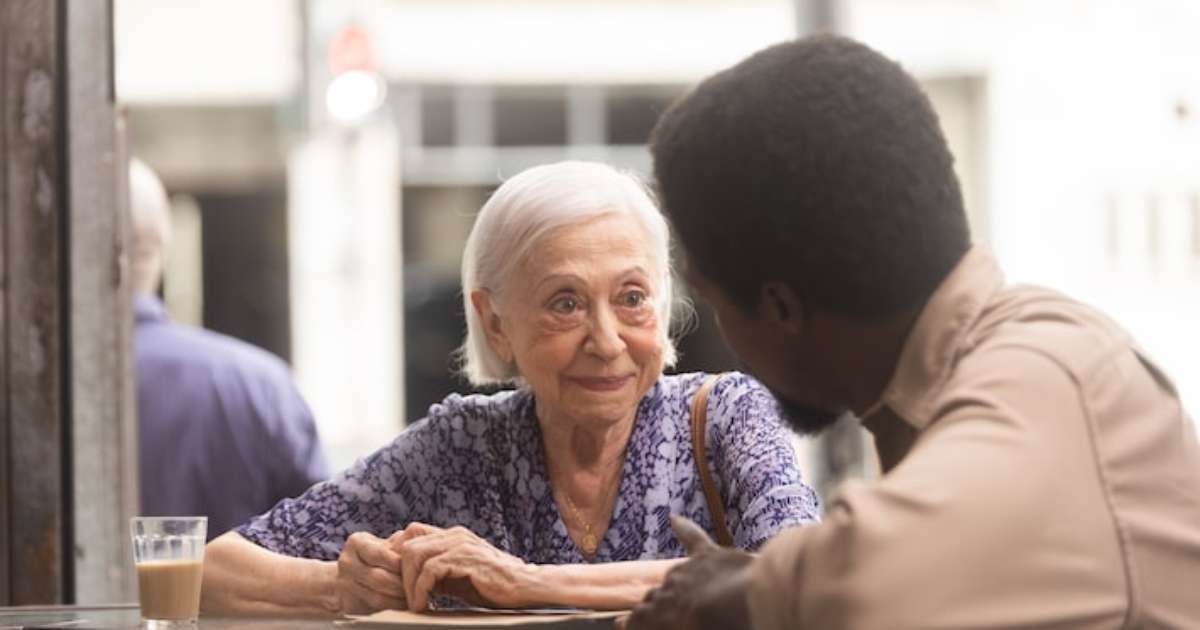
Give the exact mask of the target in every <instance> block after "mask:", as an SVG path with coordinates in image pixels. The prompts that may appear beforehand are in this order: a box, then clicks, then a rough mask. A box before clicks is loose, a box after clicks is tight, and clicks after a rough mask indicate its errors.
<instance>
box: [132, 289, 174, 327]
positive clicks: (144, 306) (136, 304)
mask: <svg viewBox="0 0 1200 630" xmlns="http://www.w3.org/2000/svg"><path fill="white" fill-rule="evenodd" d="M133 315H134V321H135V322H136V323H138V324H145V323H149V322H163V321H167V307H166V306H164V305H163V303H162V302H161V301H160V300H159V299H158V298H157V297H154V296H153V295H135V296H133Z"/></svg>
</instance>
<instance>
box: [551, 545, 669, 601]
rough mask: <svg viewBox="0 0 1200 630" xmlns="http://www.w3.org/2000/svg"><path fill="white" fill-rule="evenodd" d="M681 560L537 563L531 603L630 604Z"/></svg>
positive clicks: (658, 582) (660, 581)
mask: <svg viewBox="0 0 1200 630" xmlns="http://www.w3.org/2000/svg"><path fill="white" fill-rule="evenodd" d="M684 560H685V559H684V558H680V559H676V560H637V561H631V562H611V563H606V564H562V565H539V566H538V567H537V570H536V571H535V578H534V581H535V584H534V585H533V586H532V588H531V590H530V593H529V594H530V599H531V602H533V603H534V605H538V604H540V605H551V606H573V607H576V608H590V609H595V610H622V609H626V608H633V607H634V606H636V605H637V604H638V602H640V601H642V599H643V598H645V596H646V593H647V592H648V591H649V590H650V589H652V588H654V587H656V586H658V585H659V584H662V581H663V578H664V577H666V575H667V571H670V570H671V568H672V567H674V566H675V565H677V564H679V563H681V562H683V561H684Z"/></svg>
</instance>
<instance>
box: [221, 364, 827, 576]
mask: <svg viewBox="0 0 1200 630" xmlns="http://www.w3.org/2000/svg"><path fill="white" fill-rule="evenodd" d="M705 376H706V375H705V374H698V373H693V374H682V375H673V376H663V377H662V378H660V379H659V380H658V382H657V383H656V384H655V385H654V386H653V387H652V388H651V389H650V391H649V392H648V393H647V395H646V396H645V397H644V398H643V399H642V401H641V403H640V404H639V407H638V412H637V418H636V421H635V426H634V429H633V433H632V435H631V436H630V440H629V445H628V446H627V450H626V457H625V464H624V470H623V472H622V477H621V481H620V488H619V493H618V496H617V502H616V506H615V508H614V510H613V517H612V521H611V523H610V525H609V528H608V530H607V532H606V533H605V534H604V537H603V539H602V540H601V543H600V548H599V549H598V550H597V553H596V556H595V558H594V560H595V561H596V562H614V561H622V560H650V559H664V558H676V557H681V556H683V555H684V549H683V547H682V546H681V545H680V543H679V542H678V541H677V540H676V539H675V536H674V534H673V533H672V531H671V527H670V523H669V517H670V515H672V514H683V515H685V516H687V517H689V518H691V519H692V520H693V521H696V522H697V523H698V524H699V525H700V526H701V527H703V528H705V529H706V530H708V531H709V532H710V534H711V533H713V532H714V531H715V530H714V527H713V521H712V516H711V515H710V514H709V510H708V507H707V504H706V503H705V499H704V491H703V486H702V484H701V482H700V478H699V476H698V473H697V471H696V463H695V460H694V459H693V449H692V442H691V429H690V407H691V401H692V398H693V396H694V395H695V393H696V391H697V389H698V388H699V386H700V384H701V383H702V382H703V380H704V378H705ZM778 415H779V410H778V406H777V404H776V402H775V400H774V398H772V397H771V395H770V393H769V392H767V390H766V389H765V388H764V387H763V386H762V385H761V384H759V383H758V382H757V381H755V380H753V379H752V378H750V377H748V376H745V375H743V374H739V373H729V374H726V375H724V376H722V377H721V378H720V380H719V381H718V382H717V384H716V386H715V387H714V388H713V390H712V392H711V394H710V395H709V399H708V424H707V429H706V436H705V439H706V446H707V450H708V459H709V462H708V465H709V466H710V470H712V471H713V472H714V473H715V474H714V479H715V480H716V482H717V486H718V488H719V489H720V493H721V496H722V498H723V499H724V503H725V513H726V520H727V524H728V527H729V530H730V532H732V534H733V537H734V542H735V544H736V545H737V546H738V547H741V548H743V549H750V550H754V549H757V548H758V547H760V546H761V545H762V544H763V543H764V542H766V541H767V539H769V538H771V537H772V536H774V535H775V534H776V533H778V532H780V531H781V530H783V529H786V528H789V527H793V526H798V525H805V524H809V523H813V522H815V521H816V520H817V515H818V508H817V497H816V494H815V492H814V491H813V490H812V489H811V488H810V487H808V486H807V485H805V484H804V483H803V481H802V480H801V478H800V470H799V468H798V467H797V463H796V455H795V452H794V451H793V449H792V446H791V443H790V442H789V440H788V437H787V434H786V430H785V429H784V428H783V426H782V425H781V423H780V421H779V417H778ZM547 479H548V478H547V474H546V466H545V460H544V457H543V451H542V440H541V430H540V428H539V425H538V422H537V419H536V418H535V416H534V397H533V394H532V392H531V391H530V390H528V389H517V390H512V391H506V392H501V393H498V394H493V395H490V396H483V395H471V396H459V395H451V396H449V397H448V398H446V399H445V400H444V401H442V402H441V403H439V404H436V405H433V406H432V407H431V408H430V410H429V415H428V416H427V417H425V418H424V419H422V420H420V421H419V422H416V423H414V424H412V425H411V426H410V427H408V428H407V429H406V430H405V431H404V432H402V433H401V434H400V435H399V436H398V437H397V438H396V439H395V440H394V441H393V442H392V443H391V444H390V445H388V446H386V447H384V448H382V449H380V450H379V451H376V452H375V453H374V454H372V455H370V456H369V457H367V458H365V459H363V460H360V461H359V462H358V463H357V464H356V465H354V466H352V467H351V468H349V469H347V470H345V471H343V472H342V473H340V474H339V475H337V476H335V477H334V478H333V479H331V480H329V481H325V482H321V483H318V484H316V485H314V486H312V487H311V488H309V489H308V491H306V492H305V493H304V494H303V495H301V496H299V497H297V498H294V499H284V500H283V501H280V502H279V503H278V504H276V505H275V507H274V508H272V509H271V510H270V511H268V512H267V513H265V514H262V515H260V516H258V517H255V518H253V519H251V520H250V521H249V522H248V523H246V524H244V525H242V526H241V527H240V528H238V530H237V531H238V532H239V533H240V534H241V535H242V536H244V537H245V538H247V539H248V540H250V541H252V542H254V543H256V544H258V545H260V546H262V547H264V548H266V549H269V550H271V551H275V552H278V553H282V554H286V555H290V556H298V557H305V558H315V559H321V560H332V559H335V558H337V556H338V554H339V553H340V552H341V549H342V546H343V545H344V543H345V541H346V538H347V537H348V536H349V535H350V534H352V533H354V532H358V531H366V532H370V533H372V534H374V535H376V536H379V537H387V536H389V535H391V534H392V533H394V532H396V531H397V530H400V529H403V528H404V527H405V526H406V525H407V524H409V523H410V522H414V521H419V522H423V523H428V524H431V525H436V526H439V527H451V526H455V525H461V526H464V527H466V528H468V529H470V530H471V531H473V532H475V533H476V534H477V535H479V536H480V537H482V538H484V539H486V540H487V541H488V542H490V543H491V544H492V545H494V546H495V547H497V548H498V549H501V550H503V551H505V552H508V553H510V554H512V555H514V556H517V557H519V558H521V559H523V560H525V561H526V562H532V563H536V564H571V563H581V562H585V559H584V557H583V555H582V553H581V552H580V550H579V548H578V547H577V546H576V545H575V543H574V541H573V540H572V539H571V537H570V536H569V535H568V534H567V529H566V526H565V525H564V524H563V521H562V518H561V515H560V514H559V510H558V506H557V503H556V502H555V500H554V496H553V493H552V491H551V488H550V486H549V482H548V481H547Z"/></svg>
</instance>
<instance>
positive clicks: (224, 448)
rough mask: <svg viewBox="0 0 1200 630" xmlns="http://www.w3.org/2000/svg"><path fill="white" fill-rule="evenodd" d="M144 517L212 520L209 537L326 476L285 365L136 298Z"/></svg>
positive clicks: (308, 420)
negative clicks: (174, 319) (175, 319)
mask: <svg viewBox="0 0 1200 630" xmlns="http://www.w3.org/2000/svg"><path fill="white" fill-rule="evenodd" d="M134 313H135V315H136V326H135V327H134V354H135V361H136V367H137V398H138V417H139V419H140V425H141V438H140V439H141V445H140V451H141V482H142V514H144V515H148V516H167V515H204V516H208V537H209V539H210V540H211V539H212V538H214V537H216V536H218V535H220V534H222V533H224V532H225V531H227V530H229V529H230V528H232V527H234V526H235V525H238V524H240V523H244V522H245V521H246V519H248V518H250V517H251V516H253V515H255V514H259V513H261V512H263V511H264V510H266V509H268V508H270V507H271V506H272V505H274V504H275V503H276V502H277V501H279V500H280V499H282V498H284V497H291V496H296V495H298V494H300V493H301V492H303V491H304V490H305V488H308V487H309V486H311V485H312V484H313V483H316V482H317V481H320V480H322V479H325V478H327V477H328V476H329V475H328V472H327V470H326V465H325V460H324V458H323V457H322V455H321V451H320V446H319V444H318V442H317V432H316V426H315V425H314V424H313V419H312V414H311V413H310V412H309V410H308V406H307V405H306V404H305V403H304V400H303V399H302V398H301V397H300V393H299V392H298V391H297V390H296V387H295V385H294V384H293V382H292V379H291V375H290V373H289V371H288V368H287V365H285V364H284V363H283V361H281V360H279V359H278V358H277V357H275V356H274V355H272V354H270V353H268V352H266V351H265V350H261V349H259V348H256V347H254V346H252V345H250V344H247V343H244V342H241V341H238V340H237V339H234V338H232V337H227V336H225V335H220V334H217V333H213V332H210V331H206V330H201V329H198V328H193V327H191V326H184V325H181V324H177V323H174V322H171V321H170V320H169V319H168V318H167V315H166V311H165V310H164V308H163V305H162V303H161V302H159V301H158V300H156V299H154V298H151V297H146V296H138V297H137V298H135V299H134Z"/></svg>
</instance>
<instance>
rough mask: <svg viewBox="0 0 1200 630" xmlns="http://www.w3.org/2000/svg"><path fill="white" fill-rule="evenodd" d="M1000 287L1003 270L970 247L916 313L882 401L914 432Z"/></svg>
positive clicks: (929, 417) (978, 247)
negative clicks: (968, 334) (972, 330)
mask: <svg viewBox="0 0 1200 630" xmlns="http://www.w3.org/2000/svg"><path fill="white" fill-rule="evenodd" d="M1003 286H1004V274H1003V273H1002V272H1001V271H1000V267H999V265H997V264H996V260H995V258H993V257H992V254H991V253H990V252H989V251H988V250H987V248H986V247H983V246H981V245H976V246H974V247H972V248H971V249H970V250H969V251H968V252H967V254H966V255H965V256H963V258H962V260H960V261H959V262H958V264H957V265H956V266H955V267H954V269H953V270H952V271H951V272H950V275H948V276H946V279H945V280H943V281H942V283H941V285H939V286H938V288H937V290H935V291H934V292H933V295H931V296H930V298H929V301H928V302H926V304H925V307H924V308H923V309H922V310H921V314H920V315H919V316H918V317H917V321H916V323H915V324H914V325H913V328H912V331H911V332H910V333H909V335H908V339H907V340H906V341H905V342H904V348H903V350H901V352H900V360H899V361H898V362H897V363H896V371H895V373H894V374H893V375H892V380H891V382H889V383H888V386H887V388H885V389H884V393H883V397H882V400H881V402H882V403H883V404H884V405H887V406H888V407H889V408H890V409H891V410H892V411H893V412H895V413H896V415H898V416H899V417H900V418H902V419H904V421H905V422H907V423H908V424H910V425H912V426H913V427H914V428H916V429H917V430H918V431H920V430H923V429H925V428H926V426H928V424H929V423H930V421H931V420H932V416H933V402H934V400H935V399H936V398H937V396H938V394H939V393H940V392H941V388H942V386H943V385H945V383H946V380H947V379H948V378H949V376H950V372H951V370H952V369H953V367H954V364H955V362H956V360H957V358H958V356H959V354H960V352H961V351H962V350H963V349H964V347H965V346H966V345H967V340H966V336H967V333H968V332H970V331H971V329H973V328H974V327H975V324H976V322H977V321H978V320H979V317H980V315H981V314H982V313H983V309H984V306H985V305H986V304H987V303H988V302H989V301H990V300H991V298H992V296H994V295H995V294H996V292H997V291H999V290H1000V289H1001V288H1002V287H1003Z"/></svg>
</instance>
